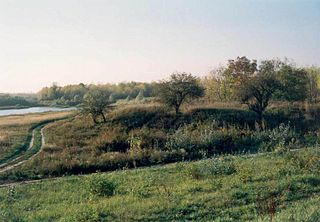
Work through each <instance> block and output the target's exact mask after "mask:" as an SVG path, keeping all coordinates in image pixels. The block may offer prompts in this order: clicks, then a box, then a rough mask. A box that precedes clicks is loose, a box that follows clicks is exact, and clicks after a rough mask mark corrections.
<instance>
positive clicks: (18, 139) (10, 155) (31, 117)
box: [0, 112, 71, 164]
mask: <svg viewBox="0 0 320 222" xmlns="http://www.w3.org/2000/svg"><path fill="white" fill-rule="evenodd" d="M70 114H71V113H70V112H57V113H40V114H26V115H18V116H4V117H0V164H2V163H5V162H7V161H9V160H12V159H14V158H15V157H17V156H19V155H20V154H21V153H22V152H24V151H25V150H26V149H27V148H28V146H29V143H30V140H31V136H32V129H33V128H35V127H37V125H38V124H41V123H42V122H46V121H50V120H54V119H59V118H63V117H66V116H68V115H70Z"/></svg>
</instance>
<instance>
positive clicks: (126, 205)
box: [0, 147, 320, 222]
mask: <svg viewBox="0 0 320 222" xmlns="http://www.w3.org/2000/svg"><path fill="white" fill-rule="evenodd" d="M319 172H320V150H319V148H318V147H316V148H310V149H302V150H300V151H298V152H288V153H271V154H267V155H260V156H254V157H253V156H251V157H250V156H249V157H245V156H242V157H240V156H239V157H233V156H223V157H220V158H218V159H206V160H201V161H197V162H181V163H176V164H169V165H166V166H160V167H151V168H144V169H134V170H120V171H115V172H112V173H97V174H92V175H88V176H69V177H63V178H60V179H55V180H45V181H41V182H37V183H35V184H20V185H12V186H10V187H2V188H0V199H1V200H2V201H1V203H0V212H1V213H0V219H1V221H77V222H80V221H89V222H90V221H270V218H273V221H279V222H280V221H281V222H285V221H288V222H289V221H290V222H291V221H297V222H298V221H299V222H300V221H310V222H316V221H319V219H320V213H319V212H320V207H319V206H320V198H319V194H320V177H319V176H320V174H319Z"/></svg>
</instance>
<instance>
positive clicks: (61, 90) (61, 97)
mask: <svg viewBox="0 0 320 222" xmlns="http://www.w3.org/2000/svg"><path fill="white" fill-rule="evenodd" d="M155 84H156V83H142V82H128V83H119V84H99V85H94V84H89V85H85V84H83V83H80V84H78V85H67V86H63V87H61V86H58V85H57V84H53V85H52V86H51V87H44V88H42V89H41V90H40V92H38V99H39V101H40V102H42V103H47V104H51V105H79V104H81V103H83V99H84V97H85V95H86V94H88V93H89V92H92V91H96V90H99V91H104V92H106V93H107V94H108V95H109V96H108V97H109V98H108V100H109V101H111V102H117V101H119V100H126V101H129V100H132V99H137V100H143V99H144V98H147V97H152V96H153V94H154V89H155Z"/></svg>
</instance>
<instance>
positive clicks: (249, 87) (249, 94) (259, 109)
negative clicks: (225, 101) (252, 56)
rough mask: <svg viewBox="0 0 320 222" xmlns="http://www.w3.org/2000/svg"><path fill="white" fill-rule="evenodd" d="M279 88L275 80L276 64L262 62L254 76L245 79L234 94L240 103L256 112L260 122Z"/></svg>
mask: <svg viewBox="0 0 320 222" xmlns="http://www.w3.org/2000/svg"><path fill="white" fill-rule="evenodd" d="M279 88H280V83H279V82H278V81H277V79H276V64H274V62H273V61H263V62H262V64H261V65H260V67H259V70H258V71H257V72H256V73H255V74H254V75H252V76H249V77H247V79H246V81H244V82H243V83H242V84H241V86H239V87H238V89H237V90H236V92H237V95H238V97H239V98H240V101H241V102H243V103H245V104H247V105H248V107H249V109H250V110H252V111H254V112H256V113H257V114H258V116H259V119H260V121H261V120H262V118H263V116H262V115H263V112H264V111H265V109H266V108H267V106H268V105H269V101H270V99H271V98H272V96H273V94H274V92H275V91H276V90H278V89H279Z"/></svg>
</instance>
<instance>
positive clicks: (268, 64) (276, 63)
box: [201, 57, 320, 103]
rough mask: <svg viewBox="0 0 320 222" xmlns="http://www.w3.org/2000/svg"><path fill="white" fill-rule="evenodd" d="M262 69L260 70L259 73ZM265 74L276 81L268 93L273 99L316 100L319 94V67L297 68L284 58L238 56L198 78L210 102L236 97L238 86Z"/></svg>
mask: <svg viewBox="0 0 320 222" xmlns="http://www.w3.org/2000/svg"><path fill="white" fill-rule="evenodd" d="M262 72H263V73H262ZM259 73H260V76H267V77H268V78H269V79H271V78H272V79H273V80H274V83H275V84H277V87H275V85H274V88H275V92H274V93H272V94H273V95H272V100H274V101H289V102H294V101H308V102H311V103H317V102H318V101H319V99H320V98H319V97H320V68H319V67H315V66H312V67H298V66H297V65H295V64H294V63H292V62H291V63H290V62H289V61H287V60H284V61H282V60H279V59H272V60H264V61H261V62H260V63H258V62H257V60H250V59H248V58H246V57H238V58H236V59H235V60H229V61H228V63H227V65H226V66H221V67H219V68H216V69H214V70H212V71H211V72H210V74H209V75H208V76H206V77H205V78H203V79H202V81H201V83H202V84H203V86H204V88H205V90H206V93H205V95H206V98H207V99H208V100H211V101H222V102H228V101H235V100H238V97H239V95H238V93H239V91H238V89H239V88H243V87H244V86H245V87H247V88H248V87H249V86H248V83H249V82H250V80H251V77H253V76H259Z"/></svg>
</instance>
